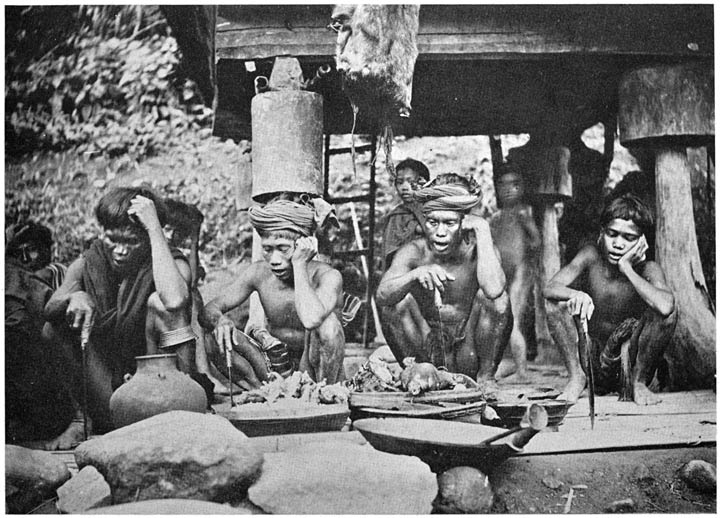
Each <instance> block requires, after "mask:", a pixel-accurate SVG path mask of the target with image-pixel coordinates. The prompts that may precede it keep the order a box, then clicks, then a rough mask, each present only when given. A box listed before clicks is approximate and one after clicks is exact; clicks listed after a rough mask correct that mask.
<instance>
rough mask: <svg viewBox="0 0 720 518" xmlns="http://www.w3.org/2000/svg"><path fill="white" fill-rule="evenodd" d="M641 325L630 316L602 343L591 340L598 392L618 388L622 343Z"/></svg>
mask: <svg viewBox="0 0 720 518" xmlns="http://www.w3.org/2000/svg"><path fill="white" fill-rule="evenodd" d="M641 325H642V321H641V320H640V319H637V318H634V317H630V318H626V319H625V320H623V321H622V323H620V325H618V326H617V327H616V328H615V330H614V331H613V332H612V333H611V334H610V336H609V337H608V339H607V340H606V342H605V343H604V344H603V343H602V342H601V341H600V340H598V339H596V338H592V336H591V337H590V338H591V340H592V349H591V350H592V361H593V368H594V370H595V372H596V373H597V375H596V376H595V386H596V388H597V389H598V394H603V393H607V392H613V391H617V390H620V389H621V388H622V387H621V384H622V373H621V366H620V350H621V348H622V345H623V344H624V343H625V342H627V341H628V340H630V339H631V338H632V337H633V335H634V334H635V332H636V331H637V330H638V328H639V327H640V326H641Z"/></svg>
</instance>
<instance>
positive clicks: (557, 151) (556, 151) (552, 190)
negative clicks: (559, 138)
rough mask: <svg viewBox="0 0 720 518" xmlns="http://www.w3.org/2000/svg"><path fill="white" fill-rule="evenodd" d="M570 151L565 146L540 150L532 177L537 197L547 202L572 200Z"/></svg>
mask: <svg viewBox="0 0 720 518" xmlns="http://www.w3.org/2000/svg"><path fill="white" fill-rule="evenodd" d="M569 164H570V150H569V149H568V148H566V147H565V146H552V147H548V148H544V149H543V150H540V152H539V153H538V155H537V161H536V162H535V167H534V171H532V176H533V177H534V179H535V195H536V196H538V197H540V198H542V199H543V200H546V201H562V200H565V199H568V198H572V176H570V169H569V167H568V166H569Z"/></svg>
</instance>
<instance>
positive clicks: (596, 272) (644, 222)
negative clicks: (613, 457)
mask: <svg viewBox="0 0 720 518" xmlns="http://www.w3.org/2000/svg"><path fill="white" fill-rule="evenodd" d="M600 226H601V230H600V236H599V237H598V240H597V246H596V245H594V244H590V245H586V246H584V247H583V248H581V249H580V251H579V252H578V254H577V255H576V256H575V257H574V258H573V260H572V261H570V263H569V264H568V265H567V266H565V267H563V268H562V269H561V270H560V271H559V272H558V273H556V274H555V276H554V277H553V278H552V279H550V281H549V282H548V284H547V286H546V287H545V290H544V295H545V297H546V298H547V299H549V301H550V302H551V306H550V307H549V311H548V312H549V313H550V311H552V312H553V313H555V314H557V315H559V316H560V318H549V319H548V325H549V326H550V332H551V334H552V335H553V339H554V340H555V343H557V344H558V346H559V347H560V349H561V351H562V353H563V355H564V356H565V360H566V364H567V368H568V376H569V378H570V379H569V381H568V384H567V386H566V387H565V390H564V395H565V398H566V399H567V400H569V401H576V400H577V399H578V397H579V396H580V393H581V392H582V390H583V389H584V388H585V384H586V376H585V373H583V370H582V369H581V368H580V365H579V362H580V358H581V359H582V368H583V369H584V368H585V365H586V363H587V358H586V357H585V351H584V350H580V351H579V352H580V358H579V357H578V354H577V352H576V350H577V349H576V348H577V345H576V343H575V336H576V335H575V329H574V326H573V324H572V322H569V318H562V315H563V314H564V312H565V310H567V312H568V313H570V314H571V315H573V316H575V317H577V318H579V319H586V320H587V323H588V331H589V334H590V338H591V341H592V345H591V354H592V357H591V361H592V364H593V373H594V374H595V390H596V392H597V393H599V394H604V393H607V392H611V391H621V392H625V393H626V394H627V393H628V392H632V397H633V400H634V401H635V402H636V403H637V404H640V405H650V404H655V403H658V402H659V401H660V399H659V398H658V396H657V395H656V394H654V393H653V392H652V391H651V390H650V386H651V383H652V382H653V379H654V377H655V375H656V373H659V371H658V369H659V367H660V365H661V363H662V361H663V354H664V352H665V350H666V348H667V346H668V344H669V341H670V339H671V337H672V335H673V332H674V330H675V324H676V320H677V312H676V306H675V298H674V296H673V293H672V291H671V290H670V288H669V287H668V285H667V282H666V281H665V274H664V273H663V270H662V268H661V267H660V265H659V264H657V263H656V262H655V261H650V260H647V259H646V253H647V251H648V243H647V238H646V236H647V235H648V233H649V232H651V231H652V229H653V218H652V214H651V213H650V211H649V210H648V208H647V207H646V206H645V204H644V203H643V202H642V201H640V199H638V198H637V197H635V196H633V195H631V194H626V195H624V196H621V197H619V198H615V199H614V200H612V201H611V202H610V203H609V204H608V205H607V206H606V207H605V209H604V210H603V212H602V214H601V216H600ZM563 307H564V309H563ZM623 349H624V350H626V351H627V357H628V359H629V365H628V370H629V372H626V373H625V376H626V377H625V379H626V383H627V385H629V386H625V387H623V386H622V385H623V378H624V376H622V369H621V363H622V362H621V356H622V355H623Z"/></svg>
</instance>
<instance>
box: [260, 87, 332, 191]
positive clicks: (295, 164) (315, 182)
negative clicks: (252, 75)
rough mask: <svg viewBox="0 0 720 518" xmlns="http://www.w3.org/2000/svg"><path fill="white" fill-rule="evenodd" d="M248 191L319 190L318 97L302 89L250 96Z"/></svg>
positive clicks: (320, 124)
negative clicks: (250, 163) (250, 146)
mask: <svg viewBox="0 0 720 518" xmlns="http://www.w3.org/2000/svg"><path fill="white" fill-rule="evenodd" d="M251 113H252V177H253V181H252V197H253V199H254V200H256V201H260V202H262V201H263V198H264V197H265V196H264V195H267V194H272V193H276V192H283V191H289V192H306V193H311V194H318V195H321V194H322V192H323V98H322V96H321V95H319V94H316V93H313V92H307V91H302V90H278V91H271V92H265V93H262V94H258V95H256V96H255V97H253V100H252V107H251Z"/></svg>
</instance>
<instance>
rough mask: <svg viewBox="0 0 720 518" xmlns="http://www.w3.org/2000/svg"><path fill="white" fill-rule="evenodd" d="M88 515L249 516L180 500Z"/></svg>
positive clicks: (113, 508) (131, 505)
mask: <svg viewBox="0 0 720 518" xmlns="http://www.w3.org/2000/svg"><path fill="white" fill-rule="evenodd" d="M88 514H133V515H136V516H140V515H148V514H172V515H208V514H210V515H215V514H236V515H237V514H250V512H249V511H245V510H244V509H236V508H233V507H230V506H229V505H223V504H216V503H215V502H204V501H200V500H181V499H177V498H168V499H164V500H145V501H143V502H131V503H129V504H119V505H111V506H110V507H102V508H100V509H93V510H91V511H88Z"/></svg>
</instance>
